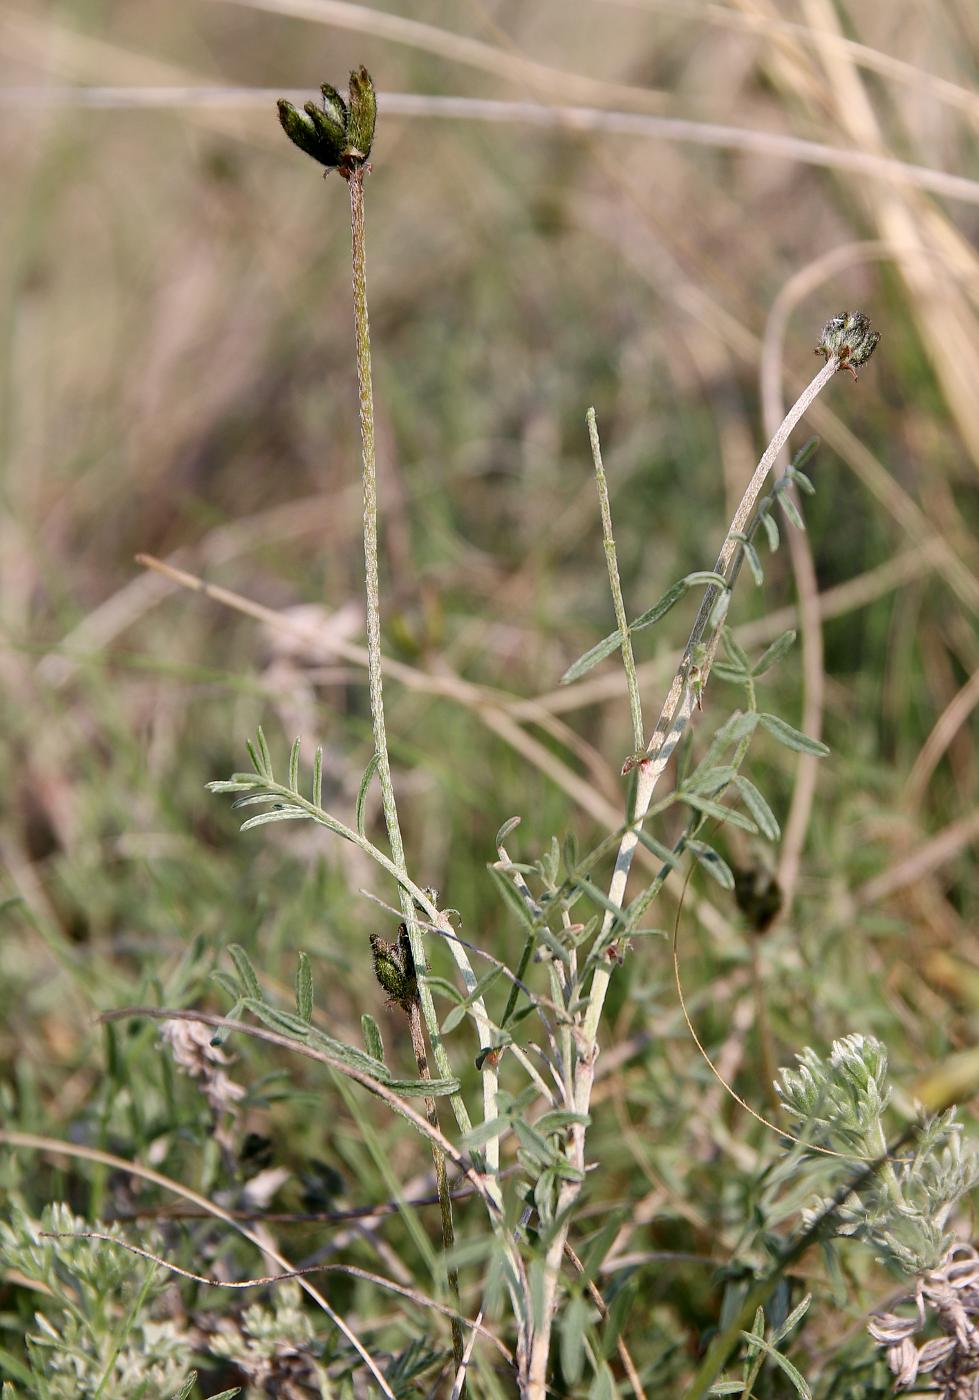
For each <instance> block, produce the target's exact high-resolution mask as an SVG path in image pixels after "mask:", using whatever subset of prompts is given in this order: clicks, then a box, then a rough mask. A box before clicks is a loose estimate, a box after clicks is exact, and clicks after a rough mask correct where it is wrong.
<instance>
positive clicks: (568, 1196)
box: [525, 356, 839, 1400]
mask: <svg viewBox="0 0 979 1400" xmlns="http://www.w3.org/2000/svg"><path fill="white" fill-rule="evenodd" d="M838 369H839V361H838V360H837V359H836V358H835V356H830V358H829V359H828V360H827V362H826V364H825V365H824V366H823V368H822V369H821V370H820V371H819V373H818V374H817V375H815V377H814V378H813V379H812V381H811V382H810V383H809V385H808V386H807V387H806V388H805V389H804V390H803V392H802V393H801V394H800V395H799V397H798V399H797V400H796V402H795V403H794V404H793V405H792V407H791V408H790V409H789V411H788V413H787V414H786V416H785V418H784V420H783V421H782V423H781V425H780V426H779V428H778V431H777V432H776V433H775V436H774V437H773V438H772V440H771V442H770V443H769V444H768V447H767V448H766V449H765V452H764V455H763V456H762V458H761V461H760V462H759V463H758V466H757V467H756V468H755V472H754V475H753V476H752V478H751V481H750V482H749V483H748V486H747V489H746V490H745V493H744V495H743V496H742V498H741V501H740V503H739V505H738V508H737V510H736V511H735V513H734V518H733V520H732V521H731V525H730V527H729V529H728V532H727V535H726V537H725V540H724V543H723V545H722V546H721V550H720V553H719V554H718V556H717V563H716V564H715V566H714V572H715V573H718V574H720V575H721V576H722V577H723V578H725V579H727V580H728V586H730V584H731V583H732V582H733V578H734V576H735V573H736V567H737V563H738V560H739V546H740V542H741V541H740V539H739V536H743V535H744V533H745V529H746V526H747V525H748V523H749V521H750V519H751V516H752V513H753V511H754V509H755V505H756V504H757V501H758V498H759V496H760V495H761V492H762V488H763V487H764V485H765V480H766V478H767V476H768V473H769V472H770V471H771V469H772V466H773V465H774V463H775V459H776V458H777V456H778V454H779V452H780V451H781V450H782V448H783V446H784V445H785V443H786V441H787V440H788V437H789V434H790V433H791V432H792V429H793V428H794V427H795V425H796V424H797V423H798V421H799V419H800V418H801V417H802V415H803V414H804V413H805V412H806V410H807V409H808V408H809V406H810V404H811V403H812V402H813V400H814V399H815V398H816V397H817V396H818V395H819V394H820V393H821V391H822V390H823V389H824V388H825V387H826V385H827V384H828V383H829V381H830V380H831V379H832V377H833V375H834V374H835V373H836V371H837V370H838ZM720 594H721V589H720V586H719V585H717V584H709V585H708V586H707V589H706V591H705V593H704V598H703V602H702V603H701V605H700V611H699V612H698V614H697V618H696V621H695V622H694V625H693V628H692V630H691V633H690V637H689V640H688V641H687V645H686V648H685V650H684V653H683V657H682V659H681V661H680V665H679V666H678V668H677V672H676V675H675V676H674V678H673V684H672V686H671V687H670V691H669V694H668V695H667V697H666V702H665V704H664V706H663V710H662V713H661V714H660V717H659V720H658V722H657V725H656V728H655V729H654V731H653V735H652V738H651V739H650V741H649V743H648V745H647V746H646V752H645V755H644V757H643V759H642V761H641V762H640V763H639V764H638V766H637V777H636V791H635V799H634V802H633V808H632V817H631V819H630V824H629V826H628V827H627V828H626V831H625V833H624V834H623V837H622V841H621V843H620V845H619V853H618V855H617V857H616V861H615V868H614V870H613V873H612V880H611V883H610V885H609V892H608V899H609V903H610V904H611V905H612V906H613V908H607V909H606V911H605V916H604V919H603V920H602V927H601V931H600V933H599V935H598V938H599V942H601V940H602V939H604V938H606V937H607V936H608V933H609V930H610V929H611V927H612V922H613V920H614V919H615V917H616V916H615V913H614V910H621V909H622V907H623V905H624V901H625V890H626V883H627V881H628V878H629V871H630V869H631V867H632V858H633V856H634V854H635V851H636V847H637V846H638V844H639V836H638V828H639V826H640V825H641V823H642V820H643V818H644V817H645V815H646V813H647V811H648V810H649V806H650V803H651V801H652V797H653V792H654V791H655V788H656V785H657V783H658V782H659V780H660V778H661V777H662V775H663V773H664V771H665V770H666V766H667V764H668V763H669V760H670V757H671V755H672V754H673V752H674V750H675V748H676V746H677V744H678V743H679V741H680V739H681V737H682V735H683V733H684V731H685V729H686V727H687V724H688V723H689V721H690V718H691V716H692V714H693V712H694V710H695V708H696V702H697V697H698V695H702V694H703V689H704V687H705V686H706V684H707V678H708V676H709V674H710V668H711V666H712V664H713V661H714V655H715V653H716V651H717V646H718V643H719V641H720V628H715V629H714V630H713V635H712V636H710V637H709V639H708V641H707V642H706V643H704V641H703V639H704V636H705V635H706V633H707V629H708V624H709V622H710V618H711V613H712V612H713V610H714V606H715V604H716V602H717V600H718V598H719V597H720ZM698 648H701V651H700V652H698V659H697V665H698V667H699V672H700V674H699V678H698V686H697V687H696V688H695V687H694V685H693V684H692V681H691V676H690V669H691V666H692V665H693V664H694V654H695V652H697V649H698ZM611 975H612V968H611V966H607V965H600V966H599V967H598V968H597V969H596V971H595V975H594V977H593V979H592V984H591V989H590V993H589V1002H588V1010H587V1012H586V1013H585V1020H584V1024H583V1026H582V1035H581V1043H582V1047H583V1048H582V1049H581V1051H580V1058H579V1061H578V1069H577V1074H576V1076H575V1105H574V1106H575V1111H576V1112H577V1113H579V1114H581V1115H583V1116H584V1115H587V1113H588V1109H589V1106H590V1104H591V1094H592V1089H593V1087H594V1083H595V1068H596V1063H597V1060H598V1027H599V1023H600V1021H601V1017H602V1010H603V1008H604V1005H605V997H606V994H607V992H608V986H609V981H610V980H611ZM570 1156H571V1161H572V1164H573V1165H574V1166H576V1167H578V1168H579V1169H581V1170H583V1169H584V1162H585V1130H584V1127H583V1126H581V1125H580V1124H577V1125H575V1127H574V1128H573V1129H572V1144H571V1152H570ZM580 1190H581V1187H580V1185H579V1184H578V1183H577V1182H574V1181H569V1182H567V1183H566V1184H565V1186H564V1188H563V1189H562V1191H561V1195H560V1198H559V1200H558V1208H557V1214H558V1216H559V1217H560V1218H561V1219H562V1220H563V1221H564V1222H565V1223H564V1224H562V1225H561V1227H560V1228H559V1229H558V1230H556V1231H555V1233H554V1235H553V1236H552V1239H551V1243H550V1245H549V1246H548V1250H547V1257H546V1261H545V1266H544V1283H543V1288H542V1294H543V1298H542V1306H541V1313H540V1316H539V1317H538V1318H537V1319H536V1320H537V1323H538V1325H537V1327H536V1329H535V1332H534V1337H533V1341H532V1344H531V1350H530V1359H529V1366H528V1384H527V1387H526V1394H525V1400H545V1396H546V1390H547V1362H548V1355H549V1352H550V1341H551V1328H552V1323H553V1319H554V1306H555V1301H556V1298H557V1281H558V1276H559V1270H560V1268H561V1261H562V1259H563V1257H564V1246H565V1242H566V1240H567V1234H568V1226H569V1223H570V1218H571V1207H572V1206H573V1205H574V1202H575V1200H576V1199H577V1196H578V1194H579V1192H580Z"/></svg>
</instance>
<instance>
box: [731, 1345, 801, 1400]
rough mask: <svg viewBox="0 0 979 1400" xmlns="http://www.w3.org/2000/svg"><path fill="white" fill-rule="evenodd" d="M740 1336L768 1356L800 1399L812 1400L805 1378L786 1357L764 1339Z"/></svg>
mask: <svg viewBox="0 0 979 1400" xmlns="http://www.w3.org/2000/svg"><path fill="white" fill-rule="evenodd" d="M741 1335H742V1337H744V1338H745V1340H746V1341H748V1342H750V1343H751V1345H752V1346H753V1347H758V1348H760V1349H761V1350H762V1351H763V1352H764V1353H765V1354H766V1356H769V1357H770V1358H771V1359H772V1361H774V1362H775V1365H776V1366H778V1367H779V1368H780V1369H781V1370H782V1371H784V1372H785V1374H786V1375H787V1376H788V1378H789V1380H790V1381H791V1382H792V1384H793V1386H794V1387H795V1389H796V1392H797V1393H798V1394H799V1395H800V1396H801V1397H802V1400H812V1391H811V1390H810V1389H809V1386H808V1385H807V1383H806V1379H805V1377H804V1376H803V1375H802V1373H801V1371H798V1370H797V1369H796V1367H795V1366H793V1365H792V1362H791V1361H790V1360H789V1359H788V1357H787V1356H783V1355H782V1353H781V1352H780V1351H776V1349H775V1347H773V1346H772V1344H771V1342H767V1341H766V1340H765V1338H764V1337H757V1336H754V1335H753V1334H752V1333H751V1332H742V1333H741Z"/></svg>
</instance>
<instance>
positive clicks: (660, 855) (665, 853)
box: [636, 827, 682, 870]
mask: <svg viewBox="0 0 979 1400" xmlns="http://www.w3.org/2000/svg"><path fill="white" fill-rule="evenodd" d="M636 835H637V836H638V837H639V840H640V841H641V842H642V844H643V845H644V846H645V847H646V849H647V851H652V853H653V855H654V856H656V858H657V859H658V860H661V861H662V862H663V864H664V865H668V866H669V867H670V869H671V870H680V869H681V868H682V867H681V864H680V857H679V856H678V855H677V853H676V851H671V850H670V848H669V846H664V845H663V843H662V841H657V840H656V837H655V836H650V834H649V832H648V831H644V830H643V829H642V827H640V828H639V830H638V831H637V832H636Z"/></svg>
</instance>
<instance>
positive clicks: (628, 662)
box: [585, 408, 645, 754]
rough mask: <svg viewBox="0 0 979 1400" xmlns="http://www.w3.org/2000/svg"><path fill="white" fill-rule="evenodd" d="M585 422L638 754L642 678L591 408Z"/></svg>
mask: <svg viewBox="0 0 979 1400" xmlns="http://www.w3.org/2000/svg"><path fill="white" fill-rule="evenodd" d="M585 422H586V423H587V424H588V439H589V441H590V443H591V455H592V461H593V462H594V463H595V482H596V484H597V486H598V504H599V507H600V509H601V513H602V539H603V541H604V543H605V561H606V563H607V564H608V582H609V588H610V589H611V590H612V608H613V610H614V612H615V625H616V626H617V627H618V629H619V632H620V633H621V635H622V665H623V666H624V667H625V679H626V685H627V686H628V689H629V713H630V714H631V716H632V751H633V753H635V754H639V753H641V752H642V750H643V738H644V736H645V730H644V729H643V727H642V705H641V702H640V699H639V677H638V676H637V675H636V659H635V657H634V656H633V654H632V636H631V634H630V632H629V622H628V619H627V618H626V612H625V603H624V602H623V599H622V585H621V583H620V581H619V564H618V560H617V559H616V555H615V540H614V538H613V536H612V511H611V508H610V506H609V500H608V482H607V481H606V479H605V467H604V466H603V465H602V444H601V443H600V441H599V439H598V423H597V421H596V419H595V410H594V409H593V408H590V409H589V410H588V412H587V414H586V415H585Z"/></svg>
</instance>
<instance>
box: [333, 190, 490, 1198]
mask: <svg viewBox="0 0 979 1400" xmlns="http://www.w3.org/2000/svg"><path fill="white" fill-rule="evenodd" d="M349 185H350V228H351V237H352V244H353V288H354V327H355V331H356V340H357V383H358V387H359V390H360V430H361V442H362V447H363V464H364V560H365V566H366V583H367V651H368V667H367V679H368V688H369V692H370V705H371V719H372V723H373V726H374V748H375V751H376V752H377V756H378V759H377V775H378V780H379V783H380V788H381V806H382V808H383V811H384V820H385V823H386V826H387V831H388V841H389V842H390V845H391V856H392V859H393V861H394V864H395V865H396V866H397V868H398V870H399V871H401V872H404V871H405V868H406V867H405V854H404V843H403V841H402V839H401V827H400V823H399V821H398V809H397V804H396V802H395V796H394V784H393V782H392V780H391V762H390V758H389V755H388V746H387V734H386V731H385V726H384V697H383V691H382V681H381V610H380V587H379V583H378V541H377V465H376V455H375V447H374V394H373V385H372V376H371V346H370V324H369V321H368V315H367V252H366V237H365V229H364V170H363V168H362V167H361V168H359V169H357V170H355V171H354V172H353V173H352V174H351V177H350V180H349ZM400 898H401V908H402V912H403V913H404V916H405V922H406V924H407V925H408V936H409V938H410V939H411V952H412V956H413V958H414V959H415V970H416V972H417V973H418V994H419V999H420V1001H421V1010H422V1016H423V1018H424V1021H425V1030H426V1032H427V1034H428V1038H429V1040H430V1042H431V1046H432V1056H433V1059H434V1061H435V1067H436V1069H437V1070H438V1072H439V1074H440V1075H441V1076H442V1077H443V1078H451V1077H452V1071H451V1069H450V1067H449V1061H448V1057H447V1056H446V1053H445V1047H444V1045H443V1042H442V1037H441V1035H440V1034H439V1025H438V1014H437V1012H436V1010H435V1003H434V1002H433V1000H432V994H431V991H430V989H429V987H428V985H427V982H426V974H427V971H428V962H427V958H426V954H425V944H424V940H423V938H422V935H421V932H420V930H419V928H418V921H417V918H416V915H415V909H414V906H413V903H412V900H411V899H410V897H409V896H408V894H407V892H406V890H405V887H404V885H400ZM435 922H436V923H437V924H439V925H440V926H441V927H443V928H444V930H445V931H446V932H448V933H451V931H452V929H451V925H449V924H448V922H447V921H446V922H444V923H443V919H442V916H441V915H440V914H438V912H436V917H435ZM448 941H449V949H450V952H451V953H452V956H453V958H454V959H455V962H456V964H457V966H458V968H459V971H460V974H461V976H462V981H463V985H464V987H465V990H466V995H467V996H471V994H472V991H473V988H474V987H475V986H476V974H475V973H474V971H473V969H472V964H471V963H470V961H469V958H468V957H467V955H466V952H465V949H464V948H462V947H461V946H460V945H459V944H458V943H457V942H456V941H455V940H452V939H450V940H448ZM473 1019H474V1021H475V1023H476V1028H477V1031H478V1034H479V1042H480V1048H481V1049H483V1050H488V1049H490V1048H491V1046H492V1039H491V1031H490V1024H489V1018H488V1016H487V1015H486V1007H485V1003H484V1002H483V1000H482V998H481V997H479V998H477V999H476V1000H475V1001H474V1002H473ZM482 1085H483V1117H484V1121H487V1122H492V1121H493V1119H495V1118H496V1117H497V1116H498V1110H497V1086H498V1076H497V1073H496V1069H495V1068H494V1067H493V1065H492V1063H491V1062H485V1065H484V1069H483V1073H482ZM451 1102H452V1109H453V1112H454V1113H455V1116H456V1122H457V1123H458V1125H459V1129H460V1131H461V1132H463V1133H468V1132H470V1131H471V1130H472V1120H471V1119H470V1117H469V1113H468V1110H467V1109H466V1106H465V1104H464V1103H463V1101H462V1099H461V1098H460V1097H459V1096H458V1095H456V1096H453V1099H452V1100H451ZM498 1152H499V1149H498V1143H497V1142H491V1143H488V1144H487V1145H486V1152H485V1158H486V1164H487V1166H488V1167H489V1169H490V1171H491V1172H494V1171H496V1169H497V1168H498V1167H499V1155H498ZM495 1189H498V1188H496V1187H495V1183H494V1190H495Z"/></svg>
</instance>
